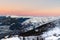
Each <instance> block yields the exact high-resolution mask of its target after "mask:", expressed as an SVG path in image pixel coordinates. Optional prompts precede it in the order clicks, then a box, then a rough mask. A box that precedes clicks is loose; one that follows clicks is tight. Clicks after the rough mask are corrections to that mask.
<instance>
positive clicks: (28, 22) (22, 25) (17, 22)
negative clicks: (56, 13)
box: [0, 16, 60, 39]
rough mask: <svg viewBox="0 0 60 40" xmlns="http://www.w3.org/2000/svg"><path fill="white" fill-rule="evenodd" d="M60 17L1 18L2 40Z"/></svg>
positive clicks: (0, 36)
mask: <svg viewBox="0 0 60 40" xmlns="http://www.w3.org/2000/svg"><path fill="white" fill-rule="evenodd" d="M58 19H60V17H31V16H0V39H1V38H4V37H5V36H7V35H10V36H11V35H20V34H21V33H25V32H28V31H30V30H33V29H36V28H37V27H40V26H42V25H44V24H47V23H49V22H52V21H55V20H58Z"/></svg>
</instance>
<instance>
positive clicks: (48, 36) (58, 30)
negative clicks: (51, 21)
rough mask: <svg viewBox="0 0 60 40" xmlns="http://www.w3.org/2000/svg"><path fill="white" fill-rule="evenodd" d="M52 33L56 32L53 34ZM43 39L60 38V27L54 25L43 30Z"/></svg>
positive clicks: (54, 39)
mask: <svg viewBox="0 0 60 40" xmlns="http://www.w3.org/2000/svg"><path fill="white" fill-rule="evenodd" d="M54 34H56V35H55V36H54ZM42 37H43V38H45V40H58V39H59V40H60V27H59V26H58V27H55V28H53V29H51V30H49V31H47V32H44V33H43V35H42Z"/></svg>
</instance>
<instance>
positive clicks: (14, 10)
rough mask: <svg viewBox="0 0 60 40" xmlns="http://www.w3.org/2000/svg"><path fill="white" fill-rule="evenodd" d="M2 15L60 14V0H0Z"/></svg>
mask: <svg viewBox="0 0 60 40" xmlns="http://www.w3.org/2000/svg"><path fill="white" fill-rule="evenodd" d="M0 15H19V16H22V15H23V16H59V15H60V0H0Z"/></svg>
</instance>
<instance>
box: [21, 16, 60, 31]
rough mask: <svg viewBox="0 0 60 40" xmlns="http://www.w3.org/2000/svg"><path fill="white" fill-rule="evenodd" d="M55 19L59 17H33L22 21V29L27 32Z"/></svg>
mask: <svg viewBox="0 0 60 40" xmlns="http://www.w3.org/2000/svg"><path fill="white" fill-rule="evenodd" d="M57 19H60V17H33V18H30V19H28V20H26V21H24V22H23V23H22V25H24V27H23V29H22V30H24V32H27V31H29V30H32V29H34V28H37V27H39V26H41V25H44V24H46V23H49V22H52V21H55V20H57Z"/></svg>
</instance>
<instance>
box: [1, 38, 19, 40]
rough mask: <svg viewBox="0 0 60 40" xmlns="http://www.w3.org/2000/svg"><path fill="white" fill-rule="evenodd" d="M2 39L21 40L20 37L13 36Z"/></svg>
mask: <svg viewBox="0 0 60 40" xmlns="http://www.w3.org/2000/svg"><path fill="white" fill-rule="evenodd" d="M1 40H20V39H19V38H18V37H12V38H7V39H1Z"/></svg>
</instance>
